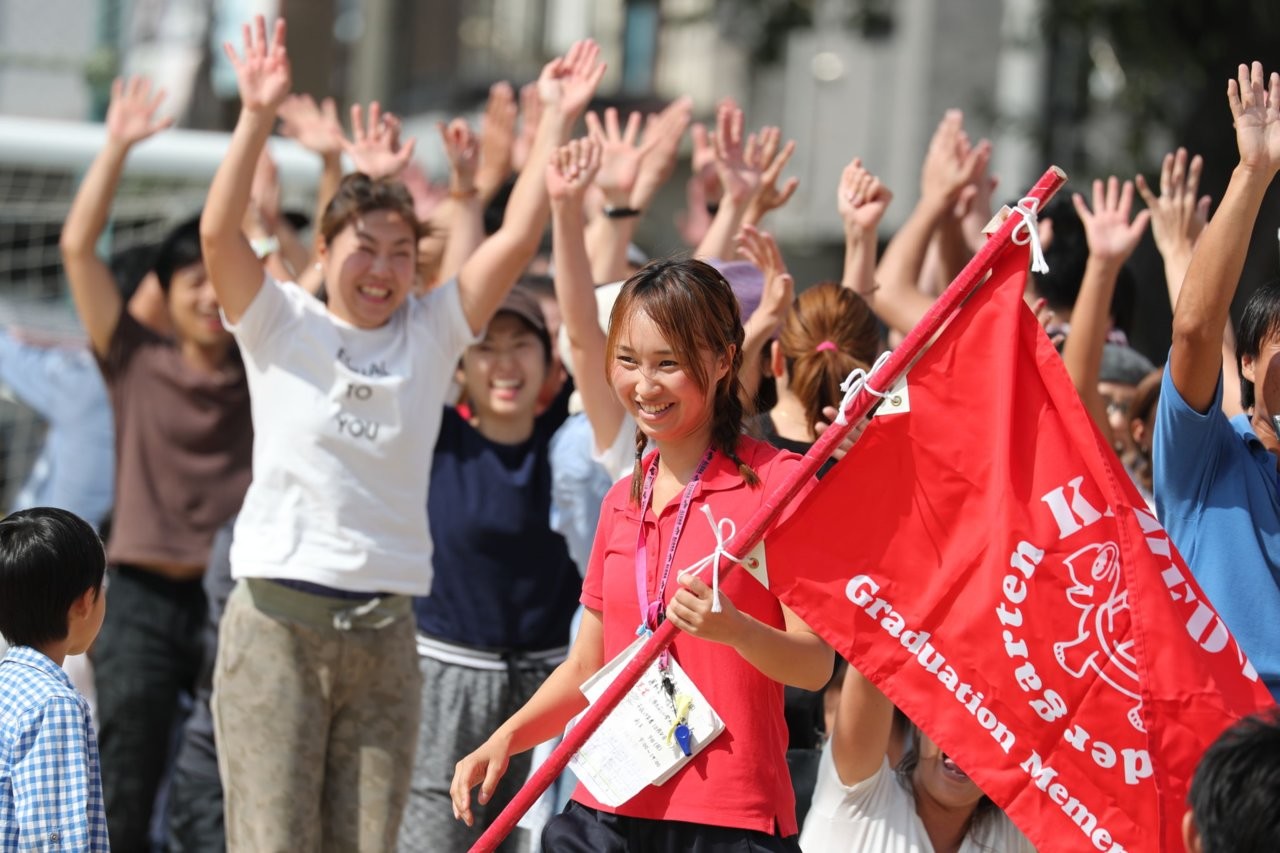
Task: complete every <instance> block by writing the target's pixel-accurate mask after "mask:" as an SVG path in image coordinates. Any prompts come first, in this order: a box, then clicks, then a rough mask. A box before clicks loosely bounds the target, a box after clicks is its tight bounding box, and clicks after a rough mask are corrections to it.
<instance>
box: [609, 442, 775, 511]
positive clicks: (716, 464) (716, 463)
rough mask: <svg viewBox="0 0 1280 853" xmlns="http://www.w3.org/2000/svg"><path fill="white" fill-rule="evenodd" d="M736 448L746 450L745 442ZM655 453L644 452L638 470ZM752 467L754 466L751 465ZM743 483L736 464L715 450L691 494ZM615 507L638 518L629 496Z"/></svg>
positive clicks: (650, 461) (748, 461) (695, 495)
mask: <svg viewBox="0 0 1280 853" xmlns="http://www.w3.org/2000/svg"><path fill="white" fill-rule="evenodd" d="M738 449H739V452H740V453H741V452H742V451H744V450H746V447H745V443H744V442H740V443H739V445H738ZM657 455H658V451H656V450H654V451H652V452H650V453H648V454H646V455H645V457H644V459H643V460H642V461H641V462H640V470H641V471H642V472H643V471H648V470H649V466H650V465H651V464H653V459H654V457H655V456H657ZM753 455H754V454H750V453H748V454H746V456H753ZM743 461H744V462H746V463H747V464H748V465H752V459H749V458H745V456H744V457H743ZM752 467H755V466H754V465H752ZM627 482H628V483H630V478H628V479H627ZM745 485H746V483H744V482H743V480H742V472H741V471H739V470H738V466H737V464H736V463H734V462H733V460H731V459H730V458H729V457H728V456H726V455H725V454H724V453H722V452H720V451H719V450H717V451H715V452H714V453H713V454H711V462H710V463H709V464H708V465H707V470H706V471H704V472H702V477H701V479H699V480H698V487H697V488H696V489H695V490H694V493H693V495H694V498H695V499H696V498H697V497H698V496H700V495H702V494H704V493H706V492H723V491H728V490H729V489H734V488H738V487H740V486H745ZM616 509H618V510H621V511H622V513H623V514H624V516H625V517H626V518H628V519H630V520H632V521H639V520H640V507H639V505H638V504H636V503H635V502H634V501H632V500H631V499H630V498H628V499H627V500H626V501H624V502H623V504H622V505H621V506H617V507H616ZM663 509H664V510H665V509H666V507H663ZM661 514H662V513H657V515H661Z"/></svg>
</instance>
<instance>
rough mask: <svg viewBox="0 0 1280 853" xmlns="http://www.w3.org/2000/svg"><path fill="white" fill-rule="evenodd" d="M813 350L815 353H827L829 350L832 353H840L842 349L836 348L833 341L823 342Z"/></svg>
mask: <svg viewBox="0 0 1280 853" xmlns="http://www.w3.org/2000/svg"><path fill="white" fill-rule="evenodd" d="M813 350H814V352H826V351H827V350H830V351H831V352H839V351H840V347H838V346H836V345H835V344H834V343H832V342H831V341H823V342H822V343H820V344H818V345H817V346H816V347H814V348H813Z"/></svg>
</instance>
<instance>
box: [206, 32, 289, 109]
mask: <svg viewBox="0 0 1280 853" xmlns="http://www.w3.org/2000/svg"><path fill="white" fill-rule="evenodd" d="M284 36H285V29H284V19H283V18H281V19H278V20H277V21H276V24H275V28H274V30H273V31H272V36H271V41H270V42H269V43H268V41H267V23H266V20H265V19H264V18H263V17H262V16H261V15H256V16H254V19H253V24H245V25H244V56H243V57H241V56H239V55H237V54H236V50H235V48H234V47H232V46H231V43H230V42H227V43H226V44H224V45H223V50H225V51H226V54H227V59H229V60H230V61H231V66H232V67H233V68H235V71H236V85H237V86H238V87H239V89H240V103H241V104H242V105H243V107H244V108H245V109H247V110H271V111H272V112H274V111H275V110H276V108H277V107H279V106H280V104H281V103H283V102H284V99H285V97H286V96H287V95H288V94H289V88H290V87H291V86H292V76H291V72H290V70H289V55H288V53H286V52H285V47H284Z"/></svg>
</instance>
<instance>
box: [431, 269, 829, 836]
mask: <svg viewBox="0 0 1280 853" xmlns="http://www.w3.org/2000/svg"><path fill="white" fill-rule="evenodd" d="M742 342H743V328H742V322H741V320H740V317H739V312H738V305H737V301H736V299H735V297H734V295H733V291H732V290H731V289H730V287H729V285H728V283H727V282H726V281H725V280H724V278H723V277H722V276H721V275H720V274H719V273H718V272H716V270H715V269H713V268H712V267H710V266H708V265H707V264H704V263H702V262H700V261H694V260H678V261H660V262H655V263H652V264H650V265H649V266H647V267H645V268H644V269H642V270H640V271H639V272H637V273H636V274H635V275H634V276H632V277H631V278H630V279H629V280H628V281H627V283H626V284H625V285H624V286H623V288H622V291H621V293H620V294H619V296H618V299H617V301H616V302H615V303H614V306H613V312H612V315H611V317H610V323H609V334H608V340H607V344H606V370H607V372H608V376H609V381H610V384H611V385H612V388H613V391H614V393H615V394H616V395H617V397H618V400H619V401H620V402H621V404H622V406H623V408H624V409H625V410H626V411H627V413H628V414H630V415H631V416H632V417H633V418H634V419H635V421H636V423H637V425H638V426H637V430H636V437H635V447H636V461H635V469H634V471H633V473H632V476H631V477H630V478H629V479H627V480H623V481H621V482H619V483H618V484H616V485H615V487H614V488H613V489H612V490H611V491H610V492H609V494H608V496H607V497H606V498H605V501H604V505H603V507H602V509H601V514H600V524H599V527H598V529H597V532H596V540H595V546H594V548H593V550H592V555H591V560H590V563H589V566H588V569H587V576H586V580H585V581H584V584H583V592H582V599H581V600H582V603H583V605H584V606H585V612H584V616H583V620H582V627H581V630H580V631H579V633H578V636H577V639H576V640H575V642H574V645H573V647H572V649H571V651H570V653H569V657H568V659H567V660H566V661H565V662H564V663H563V664H561V665H560V666H559V667H558V668H557V669H556V670H555V672H554V673H553V674H552V675H551V676H550V677H549V678H548V679H547V681H546V682H545V683H544V684H543V685H542V687H541V688H540V689H539V690H538V691H537V693H535V694H534V696H533V698H532V699H530V700H529V702H528V703H527V704H526V705H525V706H524V707H523V708H522V709H521V710H520V711H518V712H517V713H516V714H515V715H514V716H512V717H511V718H510V719H509V720H507V722H506V723H504V724H503V725H502V726H501V727H499V729H498V730H497V731H496V732H495V733H494V734H493V735H492V736H491V737H490V738H489V740H488V741H486V742H485V743H484V744H483V745H482V746H481V747H480V748H479V749H477V750H476V751H475V752H473V753H472V754H471V755H469V756H467V757H466V758H464V759H463V760H462V761H460V762H458V765H457V769H456V772H455V775H454V780H453V786H452V791H451V793H452V797H453V803H454V810H455V812H456V814H457V815H458V817H459V818H460V819H462V820H464V821H466V822H467V823H468V824H470V823H471V822H472V821H473V814H472V807H471V789H472V788H473V787H475V786H476V785H477V784H479V785H480V793H479V800H480V802H481V803H483V802H486V801H487V800H488V798H489V797H491V796H492V795H493V792H494V789H495V787H496V785H497V782H498V780H499V779H500V778H501V776H502V775H503V773H504V771H505V769H506V766H507V761H508V759H509V758H510V757H511V756H512V755H514V754H516V753H520V752H523V751H525V750H527V749H530V748H532V747H533V746H535V745H536V744H538V743H541V742H542V741H544V740H547V739H549V738H551V737H554V736H555V735H558V734H559V733H560V732H561V731H562V730H563V729H564V726H565V724H566V723H567V722H569V720H570V719H571V718H572V717H573V716H574V715H575V714H577V713H578V712H580V711H582V710H583V709H584V708H585V707H586V700H585V699H584V697H583V695H582V693H581V692H580V690H579V685H581V684H582V682H584V681H586V680H587V678H588V677H590V676H591V675H592V674H594V673H595V672H596V671H597V670H599V669H600V668H601V667H602V666H603V665H604V664H605V663H606V662H607V661H609V660H611V659H612V658H614V657H616V656H617V655H618V654H619V653H621V652H622V651H623V650H624V649H626V647H627V646H629V645H630V644H631V643H632V642H633V641H634V640H635V638H636V633H637V626H639V625H643V626H645V627H647V628H649V629H654V628H656V627H657V625H658V622H659V621H660V620H662V619H670V620H671V621H672V622H674V623H675V624H676V626H677V627H678V628H680V629H681V633H680V634H679V635H677V638H676V640H675V642H674V643H673V644H672V646H671V655H672V657H673V658H674V659H675V661H676V662H677V663H678V664H679V666H680V667H681V668H682V669H683V670H684V672H685V674H686V675H687V676H688V677H689V678H690V679H691V680H692V682H693V683H694V684H695V685H696V686H697V688H698V690H699V692H701V694H702V696H703V697H704V698H705V700H706V701H707V702H708V703H709V704H710V706H711V707H712V708H714V710H715V711H716V713H717V714H718V715H719V716H720V717H721V719H722V720H723V721H724V724H725V730H724V731H723V732H721V733H720V734H719V735H718V736H717V737H716V738H715V739H714V740H711V741H710V742H709V743H707V744H706V745H705V747H704V748H703V749H702V750H701V751H699V752H697V753H696V754H695V755H694V756H693V758H692V759H691V760H689V761H688V762H687V763H686V764H685V765H684V766H683V767H681V768H680V769H679V770H678V771H677V772H676V773H675V774H674V775H673V776H672V777H671V778H670V779H668V780H667V781H665V782H663V783H662V784H660V785H650V786H648V787H646V788H644V789H643V790H642V791H641V792H640V793H639V794H637V795H636V796H634V797H633V798H631V799H630V800H628V801H626V802H625V803H622V804H621V805H619V806H616V807H606V806H604V805H603V804H601V803H599V802H598V801H596V800H595V799H594V798H593V797H592V796H591V795H590V794H589V793H588V792H587V791H586V790H585V788H583V787H581V786H579V788H578V790H577V791H576V792H575V793H574V796H573V800H572V801H571V802H570V804H569V806H568V808H567V809H566V810H565V812H564V813H563V814H561V815H559V816H557V817H556V818H554V819H553V820H552V821H551V822H550V823H548V825H547V827H546V829H545V830H544V833H543V839H542V847H543V849H544V850H547V851H551V853H555V851H578V850H622V849H633V848H635V847H636V845H640V847H643V849H654V850H693V849H696V850H700V851H718V850H729V849H744V847H745V846H748V845H754V846H751V848H750V849H753V850H771V851H773V850H776V851H783V850H787V851H797V850H799V847H798V846H797V843H796V833H797V827H796V818H795V803H794V797H793V795H792V790H791V782H790V778H789V776H788V774H787V765H786V760H785V753H786V747H787V729H786V724H785V722H784V720H783V713H782V692H783V685H784V684H794V685H797V686H801V687H807V688H809V689H818V688H820V687H821V686H822V685H823V684H825V683H826V681H827V679H828V678H829V676H830V674H831V666H832V660H833V657H832V651H831V649H830V647H828V646H827V645H826V643H825V642H823V641H822V640H821V639H820V638H819V637H818V636H817V635H816V634H815V633H814V632H813V631H812V630H811V629H810V628H809V627H808V626H807V625H805V624H804V623H803V622H802V621H801V620H800V619H799V618H798V617H797V616H796V615H795V614H794V613H792V612H790V611H789V610H788V609H787V608H786V607H784V606H783V605H782V604H781V603H779V602H778V600H777V599H776V598H774V597H773V596H772V595H771V594H770V593H769V591H768V590H766V589H765V588H764V587H763V586H762V585H760V584H759V583H757V582H756V581H755V579H753V578H752V577H750V576H749V575H748V574H747V573H746V572H744V571H738V572H734V573H733V574H731V575H729V576H727V577H726V578H725V579H724V583H723V584H721V585H720V586H719V591H718V598H719V604H720V606H719V608H714V607H713V603H714V601H715V599H716V598H717V594H716V593H715V592H714V591H713V589H712V585H711V578H710V577H707V575H706V573H703V574H701V575H699V574H697V573H694V572H690V573H687V574H685V573H682V571H681V570H682V569H685V568H686V567H689V566H692V565H694V564H695V563H697V562H699V561H700V560H702V558H704V557H706V556H708V555H710V554H711V553H712V552H713V551H714V550H715V547H716V537H715V533H716V531H715V530H714V529H713V527H712V524H709V523H708V521H709V519H708V513H707V511H709V515H710V516H711V517H712V518H713V519H714V520H716V521H718V520H720V519H726V518H728V519H733V520H735V521H736V522H737V523H742V522H743V521H744V520H745V519H746V518H747V517H749V516H750V515H751V514H752V513H753V512H754V511H755V510H756V509H757V508H758V507H759V505H760V504H761V502H762V501H763V500H764V499H765V497H766V496H767V495H768V494H769V493H770V492H771V491H772V490H773V489H774V488H776V487H777V485H778V484H779V483H780V482H781V481H782V480H783V479H784V478H785V477H786V475H787V473H788V472H789V471H791V470H792V469H793V466H795V465H797V464H799V462H800V458H799V457H798V456H796V455H795V454H792V453H788V452H787V451H783V450H778V449H776V448H773V447H771V446H769V445H767V444H765V443H764V442H761V441H757V440H755V439H752V438H749V437H747V436H745V435H743V431H742V430H743V423H744V419H745V417H746V412H745V410H744V406H743V404H742V402H741V395H740V393H739V377H738V371H739V368H740V366H741V363H742ZM650 443H651V444H652V446H653V447H655V448H656V450H653V451H651V452H649V453H647V454H646V453H645V448H646V447H647V446H649V445H650ZM713 523H714V522H713ZM726 538H727V537H726ZM673 569H674V570H673Z"/></svg>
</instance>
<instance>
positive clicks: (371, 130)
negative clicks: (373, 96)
mask: <svg viewBox="0 0 1280 853" xmlns="http://www.w3.org/2000/svg"><path fill="white" fill-rule="evenodd" d="M415 142H416V140H414V139H409V140H407V141H406V142H405V143H404V144H403V145H402V144H401V142H400V120H399V119H397V118H396V117H395V116H394V115H392V114H391V113H386V114H385V115H384V114H383V112H382V107H381V106H379V104H378V102H377V101H374V102H373V103H371V104H370V105H369V121H368V124H366V123H365V122H364V116H363V111H362V110H361V108H360V105H359V104H353V105H352V106H351V139H350V140H348V139H346V138H345V137H344V138H343V140H342V148H343V150H344V151H346V152H347V156H349V157H350V158H351V160H352V161H353V162H354V163H355V167H356V171H359V172H363V173H365V174H366V175H368V176H369V177H371V178H373V179H375V180H377V179H380V178H394V177H396V176H398V175H399V174H400V172H401V171H403V170H404V167H405V166H407V165H408V164H409V161H411V160H412V159H413V146H414V143H415Z"/></svg>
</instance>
